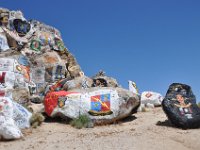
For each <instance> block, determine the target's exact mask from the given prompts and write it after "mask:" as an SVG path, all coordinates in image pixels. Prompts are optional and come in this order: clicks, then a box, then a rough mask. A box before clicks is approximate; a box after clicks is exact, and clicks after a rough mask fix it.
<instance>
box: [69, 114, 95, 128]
mask: <svg viewBox="0 0 200 150" xmlns="http://www.w3.org/2000/svg"><path fill="white" fill-rule="evenodd" d="M70 124H71V125H72V126H73V127H75V128H77V129H81V128H89V127H93V123H92V121H91V119H90V118H89V117H88V116H86V115H80V116H79V117H78V118H76V119H73V120H72V121H71V122H70Z"/></svg>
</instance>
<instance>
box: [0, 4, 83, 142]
mask: <svg viewBox="0 0 200 150" xmlns="http://www.w3.org/2000/svg"><path fill="white" fill-rule="evenodd" d="M81 75H82V72H81V69H80V67H79V65H78V64H77V63H76V60H75V58H74V57H73V56H72V54H70V53H69V52H68V50H67V48H66V47H65V46H64V44H63V41H62V38H61V36H60V33H59V31H58V30H57V29H55V28H53V27H50V26H48V25H45V24H43V23H41V22H39V21H36V20H29V21H28V20H26V19H25V18H24V16H23V14H22V12H21V11H9V10H8V9H3V8H0V137H1V136H2V137H3V138H4V139H16V138H20V137H21V136H22V134H21V131H20V129H21V128H27V127H30V122H29V120H30V118H31V115H32V114H31V113H30V112H28V111H27V110H26V108H24V107H23V106H22V105H25V104H26V105H27V104H30V103H31V101H36V100H37V101H40V102H41V101H42V100H43V98H44V96H45V92H46V91H45V90H47V91H48V88H47V87H49V86H50V85H52V84H53V83H55V82H56V81H58V80H60V79H64V78H65V79H72V78H75V77H77V76H81Z"/></svg>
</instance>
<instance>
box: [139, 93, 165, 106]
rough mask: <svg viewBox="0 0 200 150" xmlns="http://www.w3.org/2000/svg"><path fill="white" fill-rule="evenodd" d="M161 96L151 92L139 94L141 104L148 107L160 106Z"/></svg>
mask: <svg viewBox="0 0 200 150" xmlns="http://www.w3.org/2000/svg"><path fill="white" fill-rule="evenodd" d="M162 100H163V96H162V95H161V94H160V93H157V92H152V91H144V92H142V94H141V104H143V105H146V106H148V105H149V104H151V105H152V106H153V107H154V106H161V103H162Z"/></svg>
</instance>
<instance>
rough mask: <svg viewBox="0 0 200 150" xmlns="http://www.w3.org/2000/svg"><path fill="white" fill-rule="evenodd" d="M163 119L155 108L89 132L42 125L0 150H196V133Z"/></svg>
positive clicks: (199, 143) (199, 148) (199, 135)
mask: <svg viewBox="0 0 200 150" xmlns="http://www.w3.org/2000/svg"><path fill="white" fill-rule="evenodd" d="M166 119H167V118H166V116H165V114H164V113H163V111H162V109H161V108H155V109H153V110H149V111H148V112H139V113H137V114H134V115H133V116H131V117H129V118H128V119H126V120H123V121H122V122H119V123H118V124H112V125H106V126H96V127H94V128H90V129H75V128H73V127H71V126H70V125H68V124H64V123H57V122H48V123H47V122H45V123H43V124H42V126H41V127H38V128H37V129H27V130H25V131H24V138H23V139H20V140H16V141H8V142H5V141H1V142H0V150H55V149H56V150H70V149H77V150H93V149H95V150H110V149H113V150H118V149H119V150H136V149H137V150H173V149H175V150H200V129H193V130H182V129H177V128H174V127H172V125H171V124H170V123H169V122H168V121H166Z"/></svg>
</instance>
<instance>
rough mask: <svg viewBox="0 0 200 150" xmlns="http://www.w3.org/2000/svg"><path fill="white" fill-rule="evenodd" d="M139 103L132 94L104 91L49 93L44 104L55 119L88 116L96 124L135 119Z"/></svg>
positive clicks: (116, 90) (118, 90)
mask: <svg viewBox="0 0 200 150" xmlns="http://www.w3.org/2000/svg"><path fill="white" fill-rule="evenodd" d="M139 101H140V100H139V96H138V95H136V94H134V93H131V92H129V91H128V90H125V89H122V88H111V87H102V88H89V89H79V90H78V89H77V90H71V91H57V92H56V91H54V92H49V93H48V94H47V95H46V97H45V100H44V104H45V111H46V113H47V114H48V115H49V116H51V117H54V116H58V115H62V116H65V117H68V118H78V117H79V116H80V115H87V116H88V117H89V118H91V119H92V120H93V121H94V122H95V123H110V122H113V121H116V120H119V119H122V118H125V117H127V116H129V115H131V114H132V112H134V111H135V109H137V107H138V106H139V103H140V102H139Z"/></svg>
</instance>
